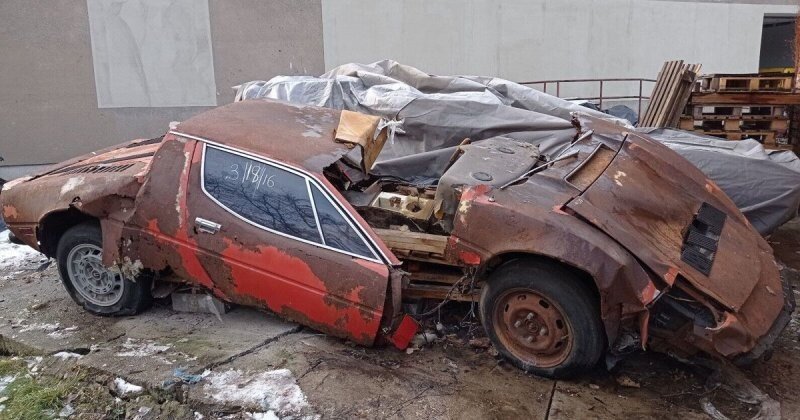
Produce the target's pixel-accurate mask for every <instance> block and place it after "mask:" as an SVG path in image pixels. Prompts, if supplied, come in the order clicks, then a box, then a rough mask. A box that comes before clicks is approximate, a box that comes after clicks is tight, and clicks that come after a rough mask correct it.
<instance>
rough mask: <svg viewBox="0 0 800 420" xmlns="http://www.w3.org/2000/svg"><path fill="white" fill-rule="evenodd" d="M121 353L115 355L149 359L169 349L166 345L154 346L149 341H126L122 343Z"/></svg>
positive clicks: (154, 344)
mask: <svg viewBox="0 0 800 420" xmlns="http://www.w3.org/2000/svg"><path fill="white" fill-rule="evenodd" d="M122 349H123V351H121V352H119V353H117V356H120V357H149V356H153V355H156V354H159V353H163V352H165V351H167V350H169V349H170V346H169V345H167V344H156V343H154V342H151V341H144V342H142V341H138V340H134V339H131V338H129V339H127V340H125V342H124V343H122Z"/></svg>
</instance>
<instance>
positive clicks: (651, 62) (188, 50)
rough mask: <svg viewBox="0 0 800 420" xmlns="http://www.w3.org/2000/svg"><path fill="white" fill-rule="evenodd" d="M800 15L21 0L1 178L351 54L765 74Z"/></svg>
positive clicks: (10, 42)
mask: <svg viewBox="0 0 800 420" xmlns="http://www.w3.org/2000/svg"><path fill="white" fill-rule="evenodd" d="M796 14H797V3H796V2H795V1H792V0H774V1H741V0H727V1H726V0H706V1H681V0H467V1H465V0H437V1H426V0H373V1H368V2H366V1H360V0H269V1H265V0H77V1H76V0H53V1H48V2H46V3H38V2H30V1H26V0H6V1H3V2H0V88H2V92H3V94H2V95H0V109H2V112H0V127H2V130H3V131H2V132H0V156H2V157H3V158H4V159H5V160H4V161H2V162H0V178H5V179H9V178H12V177H14V176H17V175H21V174H24V173H25V172H28V171H30V170H32V169H33V168H35V167H36V166H37V165H42V164H49V163H53V162H58V161H60V160H63V159H66V158H69V157H72V156H75V155H79V154H82V153H86V152H89V151H91V150H94V149H97V148H100V147H105V146H108V145H112V144H116V143H120V142H122V141H126V140H128V139H133V138H142V137H154V136H158V135H160V134H163V132H164V131H165V129H166V127H167V125H168V123H169V122H170V121H179V120H182V119H185V118H187V117H189V116H190V115H193V114H195V113H197V112H201V111H203V110H205V109H208V108H210V107H213V106H216V105H222V104H225V103H227V102H230V101H231V100H232V98H233V90H232V89H230V88H231V86H234V85H236V84H238V83H241V82H243V81H248V80H254V79H263V80H266V79H269V78H271V77H273V76H276V75H294V74H313V75H317V74H320V73H322V72H324V71H325V70H326V69H328V68H331V67H334V66H337V65H340V64H344V63H347V62H372V61H376V60H380V59H384V58H391V59H395V60H398V61H400V62H403V63H406V64H410V65H413V66H417V67H419V68H421V69H423V70H425V71H429V72H432V73H438V74H481V75H494V76H498V77H503V78H506V79H510V80H515V81H527V80H545V79H576V78H610V77H643V78H655V77H656V75H657V72H658V69H659V68H660V66H661V64H662V63H663V62H664V61H665V60H671V59H683V60H685V61H687V62H698V63H702V64H703V71H704V72H732V73H737V72H756V71H758V69H759V66H760V65H761V63H762V62H765V58H764V57H762V55H763V54H762V52H765V51H768V57H767V59H766V62H770V63H772V62H780V60H779V59H774V57H777V56H780V55H782V54H783V55H785V50H784V49H783V47H782V45H776V43H778V42H782V40H783V38H785V37H787V36H789V35H786V34H783V32H781V31H786V30H787V28H786V27H785V26H780V25H777V26H774V28H773V27H772V26H770V27H769V28H770V29H768V30H767V29H765V28H766V26H765V22H766V21H765V18H769V17H772V18H775V17H789V18H791V17H792V16H794V15H796ZM773 23H774V22H773ZM764 31H769V32H768V33H767V32H764ZM572 89H573V91H571V92H569V91H567V92H562V94H563V95H576V96H577V95H587V96H588V95H592V94H594V93H595V92H593V90H594V89H595V87H594V86H575V87H573V88H572ZM612 89H613V88H612ZM616 89H617V90H618V92H610V93H622V92H623V91H625V93H626V94H627V93H629V92H630V89H631V87H617V88H616Z"/></svg>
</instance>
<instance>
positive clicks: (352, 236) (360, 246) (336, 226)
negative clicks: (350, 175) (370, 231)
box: [311, 185, 375, 258]
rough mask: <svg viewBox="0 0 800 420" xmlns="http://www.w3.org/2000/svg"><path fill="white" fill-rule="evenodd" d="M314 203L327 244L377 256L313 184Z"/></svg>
mask: <svg viewBox="0 0 800 420" xmlns="http://www.w3.org/2000/svg"><path fill="white" fill-rule="evenodd" d="M311 191H312V195H313V196H314V205H315V206H316V208H317V216H318V217H319V225H320V226H321V228H322V236H324V237H325V244H326V245H328V246H330V247H333V248H337V249H341V250H343V251H347V252H350V253H353V254H356V255H361V256H363V257H367V258H375V256H374V254H373V253H372V251H371V250H370V248H369V246H367V244H366V243H364V240H363V239H361V237H360V236H359V235H358V233H357V232H356V231H355V229H353V228H352V227H351V226H350V224H349V223H347V221H346V220H345V219H344V217H343V216H342V215H341V214H340V213H339V211H337V210H336V208H335V207H334V206H333V204H332V203H331V202H330V200H328V198H327V197H325V195H324V194H322V192H321V191H320V190H319V189H318V188H317V187H316V186H314V185H312V186H311Z"/></svg>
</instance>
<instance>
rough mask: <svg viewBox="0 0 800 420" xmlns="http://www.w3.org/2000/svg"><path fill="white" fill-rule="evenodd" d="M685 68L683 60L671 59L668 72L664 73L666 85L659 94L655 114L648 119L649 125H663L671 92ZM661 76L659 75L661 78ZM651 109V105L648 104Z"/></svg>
mask: <svg viewBox="0 0 800 420" xmlns="http://www.w3.org/2000/svg"><path fill="white" fill-rule="evenodd" d="M682 68H683V61H682V60H679V61H671V62H670V66H669V68H668V71H667V73H666V74H665V75H664V87H663V89H662V90H661V92H660V93H659V94H658V97H657V98H656V106H655V109H653V115H652V118H651V120H650V121H648V124H647V127H661V124H662V121H663V118H664V117H663V115H664V112H665V111H664V110H665V108H666V107H667V106H668V105H667V100H668V98H669V96H670V93H671V92H672V90H673V89H674V85H675V83H676V82H677V79H678V75H679V73H680V72H681V69H682ZM660 77H661V76H660V75H659V78H660ZM648 110H649V106H648Z"/></svg>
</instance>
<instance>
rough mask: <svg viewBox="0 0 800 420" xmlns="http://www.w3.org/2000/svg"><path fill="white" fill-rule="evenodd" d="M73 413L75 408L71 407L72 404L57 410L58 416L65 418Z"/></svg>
mask: <svg viewBox="0 0 800 420" xmlns="http://www.w3.org/2000/svg"><path fill="white" fill-rule="evenodd" d="M73 414H75V408H73V407H72V404H67V405H65V406H64V408H62V409H61V411H59V412H58V417H61V418H67V417H69V416H71V415H73Z"/></svg>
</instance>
